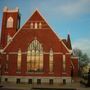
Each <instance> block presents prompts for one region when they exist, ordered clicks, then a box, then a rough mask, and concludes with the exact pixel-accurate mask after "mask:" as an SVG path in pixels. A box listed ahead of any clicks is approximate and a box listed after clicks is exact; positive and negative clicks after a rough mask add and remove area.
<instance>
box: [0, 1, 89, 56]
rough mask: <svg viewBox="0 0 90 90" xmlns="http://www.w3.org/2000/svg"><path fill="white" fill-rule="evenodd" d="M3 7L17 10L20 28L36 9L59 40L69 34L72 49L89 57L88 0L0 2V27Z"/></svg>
mask: <svg viewBox="0 0 90 90" xmlns="http://www.w3.org/2000/svg"><path fill="white" fill-rule="evenodd" d="M5 6H7V7H8V8H11V9H14V8H15V7H18V8H19V10H20V13H21V26H22V25H23V24H24V22H25V21H26V20H27V18H28V17H30V16H31V15H32V13H33V12H34V11H35V9H38V10H39V11H40V12H41V14H42V15H43V16H44V18H45V19H46V20H47V22H48V23H49V25H50V26H51V27H52V28H53V30H54V31H55V32H56V33H57V34H58V36H59V37H60V38H66V37H67V34H68V33H69V34H70V36H71V41H72V45H73V48H75V47H77V48H79V49H81V50H83V51H84V52H87V53H88V55H90V0H0V26H1V20H2V10H3V8H4V7H5Z"/></svg>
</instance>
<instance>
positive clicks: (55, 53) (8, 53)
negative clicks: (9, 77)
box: [2, 51, 69, 55]
mask: <svg viewBox="0 0 90 90" xmlns="http://www.w3.org/2000/svg"><path fill="white" fill-rule="evenodd" d="M2 54H6V52H3V53H2ZM8 54H18V52H9V53H8ZM22 54H27V51H26V52H22ZM43 54H50V52H43ZM53 54H54V55H55V54H63V53H61V52H53ZM66 54H69V53H66Z"/></svg>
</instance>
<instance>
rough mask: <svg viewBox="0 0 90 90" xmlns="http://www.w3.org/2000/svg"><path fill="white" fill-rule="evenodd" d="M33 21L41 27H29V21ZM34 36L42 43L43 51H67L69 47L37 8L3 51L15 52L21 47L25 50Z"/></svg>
mask: <svg viewBox="0 0 90 90" xmlns="http://www.w3.org/2000/svg"><path fill="white" fill-rule="evenodd" d="M35 22H37V23H39V22H41V23H42V28H41V29H39V28H38V29H31V28H30V23H35ZM35 37H36V38H37V40H38V41H39V42H40V43H41V44H42V46H43V49H44V51H45V52H48V51H49V50H50V49H51V48H52V50H53V51H54V52H62V53H69V49H68V48H67V47H66V46H65V44H64V43H63V42H62V40H60V38H58V37H57V35H56V34H55V32H54V31H53V30H52V29H51V27H50V26H49V25H48V24H47V22H46V21H45V19H44V18H43V17H42V16H41V14H40V13H39V11H38V10H36V11H35V12H34V13H33V15H32V16H31V17H30V18H29V19H28V20H27V21H26V23H25V24H24V25H23V26H22V27H21V28H20V29H19V30H18V31H17V32H16V34H15V35H14V37H13V39H12V41H11V42H10V43H9V44H8V45H7V46H6V47H5V48H4V51H5V52H15V51H17V50H18V49H19V48H21V50H22V51H26V50H27V49H28V46H29V44H30V43H31V42H32V41H33V40H34V39H35Z"/></svg>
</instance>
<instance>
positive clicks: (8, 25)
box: [7, 17, 13, 28]
mask: <svg viewBox="0 0 90 90" xmlns="http://www.w3.org/2000/svg"><path fill="white" fill-rule="evenodd" d="M12 27H13V18H12V17H9V18H8V19H7V28H12Z"/></svg>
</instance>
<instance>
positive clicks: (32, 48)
mask: <svg viewBox="0 0 90 90" xmlns="http://www.w3.org/2000/svg"><path fill="white" fill-rule="evenodd" d="M27 71H28V72H42V71H43V48H42V45H41V44H40V43H39V41H38V40H37V39H35V40H33V41H32V42H31V44H30V45H29V47H28V51H27Z"/></svg>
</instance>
